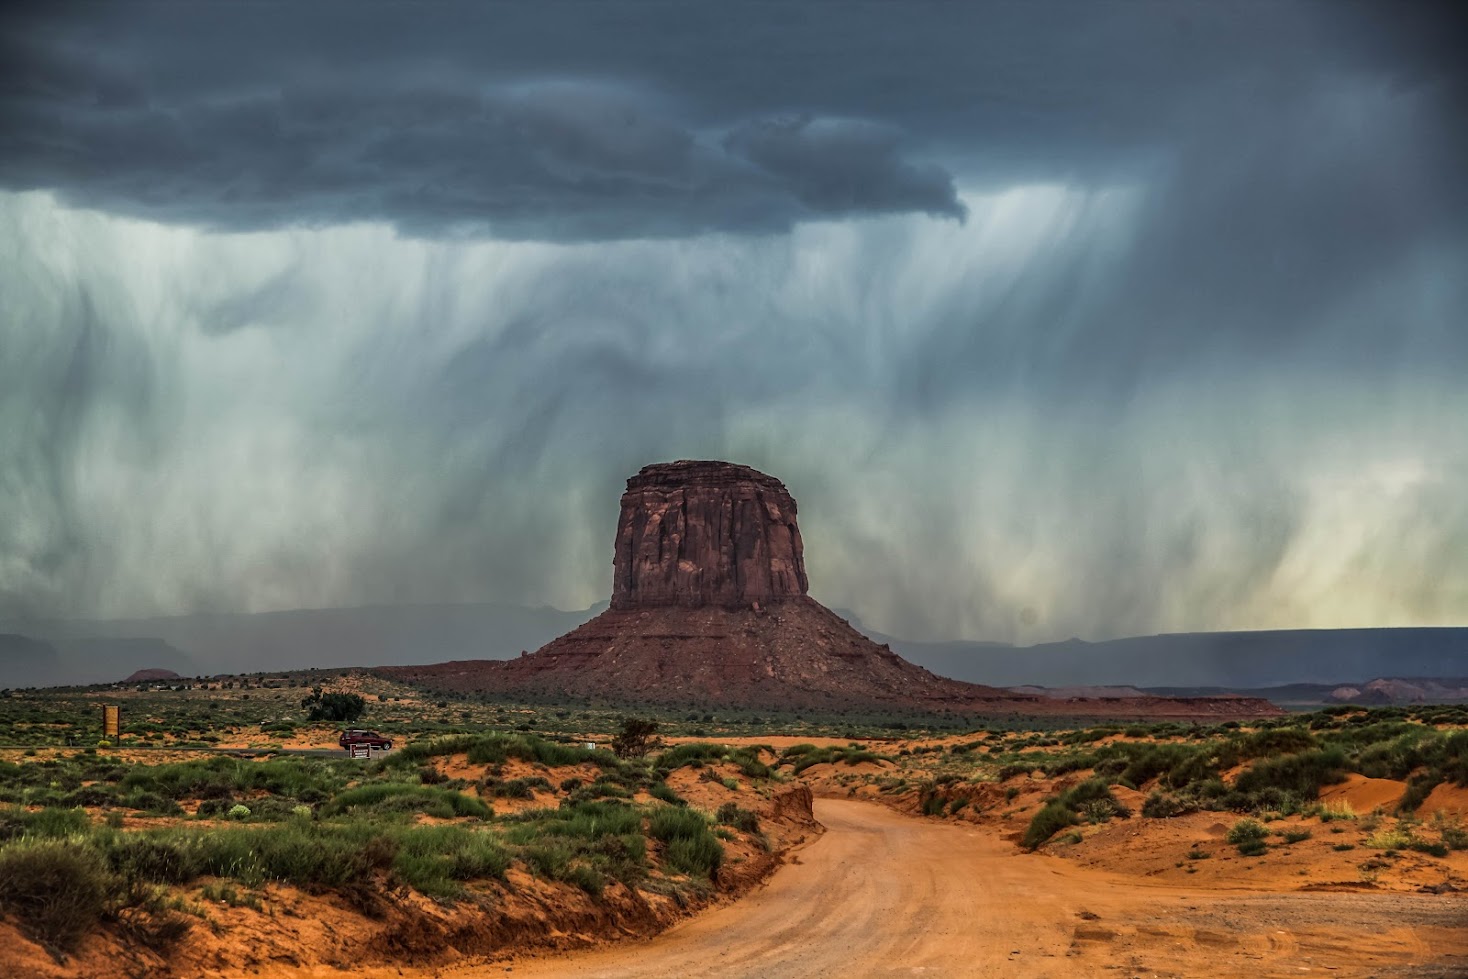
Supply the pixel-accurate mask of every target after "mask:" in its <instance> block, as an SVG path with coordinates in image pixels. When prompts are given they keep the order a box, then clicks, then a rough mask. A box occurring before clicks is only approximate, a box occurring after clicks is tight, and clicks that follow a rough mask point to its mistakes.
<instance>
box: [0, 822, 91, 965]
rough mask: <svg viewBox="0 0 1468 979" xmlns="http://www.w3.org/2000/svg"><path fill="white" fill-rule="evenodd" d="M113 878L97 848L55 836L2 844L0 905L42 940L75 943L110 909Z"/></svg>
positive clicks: (60, 947) (61, 945) (64, 947)
mask: <svg viewBox="0 0 1468 979" xmlns="http://www.w3.org/2000/svg"><path fill="white" fill-rule="evenodd" d="M111 886H112V879H111V875H110V873H109V872H108V869H107V866H106V864H105V863H104V862H103V861H102V859H101V856H100V854H98V853H97V852H96V851H95V850H93V849H91V848H89V847H86V846H82V845H74V844H73V843H72V842H68V841H63V840H57V839H23V840H18V841H16V842H12V843H8V844H6V845H5V846H4V847H3V848H0V910H3V911H4V912H5V913H6V914H9V915H12V916H14V918H15V919H16V921H17V922H19V923H20V925H21V927H22V928H23V929H24V930H25V931H26V932H28V933H29V934H30V935H32V936H33V937H34V938H35V939H36V940H37V941H39V942H40V943H41V944H43V945H45V946H47V947H48V948H52V949H55V950H57V951H61V952H68V951H71V950H72V949H74V948H75V947H76V946H77V944H78V943H79V942H80V941H81V939H82V938H83V937H85V936H86V934H87V933H88V932H90V931H91V930H92V929H93V928H95V927H96V926H97V923H98V922H99V921H100V920H101V918H102V915H103V913H104V912H105V911H106V910H107V898H108V893H109V891H110V890H111Z"/></svg>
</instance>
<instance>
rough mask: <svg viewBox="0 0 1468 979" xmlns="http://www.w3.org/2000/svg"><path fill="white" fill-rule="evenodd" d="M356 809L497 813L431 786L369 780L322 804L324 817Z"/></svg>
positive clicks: (485, 815) (473, 800)
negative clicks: (326, 803) (324, 804)
mask: <svg viewBox="0 0 1468 979" xmlns="http://www.w3.org/2000/svg"><path fill="white" fill-rule="evenodd" d="M355 809H370V810H374V811H377V812H384V813H390V812H401V813H411V812H421V813H424V814H426V815H430V816H435V817H437V818H440V819H450V818H452V817H454V816H469V817H474V818H478V819H489V818H491V817H492V816H493V815H494V813H493V811H492V810H490V808H489V807H488V806H487V805H485V804H484V802H483V800H480V799H476V798H474V797H473V796H468V795H464V794H463V793H461V792H454V791H453V790H451V789H441V788H439V787H437V786H431V785H413V784H410V783H405V782H368V783H367V784H366V785H359V786H357V787H356V788H354V789H347V790H346V791H345V792H342V793H340V794H338V795H337V796H336V798H334V799H332V800H331V802H330V803H329V804H328V805H326V806H324V807H322V810H321V813H322V815H323V816H335V815H339V814H341V813H346V812H351V811H352V810H355Z"/></svg>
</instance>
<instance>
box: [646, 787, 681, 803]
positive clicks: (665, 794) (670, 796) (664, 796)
mask: <svg viewBox="0 0 1468 979" xmlns="http://www.w3.org/2000/svg"><path fill="white" fill-rule="evenodd" d="M647 792H648V795H651V796H652V797H653V798H654V799H661V800H662V801H664V802H667V803H670V804H671V805H675V806H686V805H688V802H687V800H685V799H684V798H683V797H682V796H680V795H678V793H676V792H674V791H673V789H672V786H670V785H668V783H667V782H654V783H652V785H650V786H649V787H648V790H647Z"/></svg>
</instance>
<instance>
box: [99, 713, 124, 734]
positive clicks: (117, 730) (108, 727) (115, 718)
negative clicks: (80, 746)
mask: <svg viewBox="0 0 1468 979" xmlns="http://www.w3.org/2000/svg"><path fill="white" fill-rule="evenodd" d="M102 737H104V738H120V737H122V708H121V707H115V706H110V705H109V706H106V707H103V708H102Z"/></svg>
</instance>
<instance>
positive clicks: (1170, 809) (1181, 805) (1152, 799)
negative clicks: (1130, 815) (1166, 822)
mask: <svg viewBox="0 0 1468 979" xmlns="http://www.w3.org/2000/svg"><path fill="white" fill-rule="evenodd" d="M1197 808H1198V807H1197V806H1194V805H1191V804H1189V803H1186V802H1184V801H1183V800H1182V799H1179V798H1178V797H1177V796H1175V795H1170V794H1168V793H1166V792H1153V793H1152V794H1151V795H1149V796H1147V799H1146V801H1145V802H1143V803H1142V815H1143V816H1146V817H1147V818H1148V819H1171V818H1172V817H1174V816H1183V815H1186V814H1188V813H1190V812H1196V811H1197Z"/></svg>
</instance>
